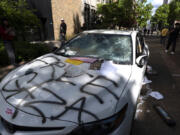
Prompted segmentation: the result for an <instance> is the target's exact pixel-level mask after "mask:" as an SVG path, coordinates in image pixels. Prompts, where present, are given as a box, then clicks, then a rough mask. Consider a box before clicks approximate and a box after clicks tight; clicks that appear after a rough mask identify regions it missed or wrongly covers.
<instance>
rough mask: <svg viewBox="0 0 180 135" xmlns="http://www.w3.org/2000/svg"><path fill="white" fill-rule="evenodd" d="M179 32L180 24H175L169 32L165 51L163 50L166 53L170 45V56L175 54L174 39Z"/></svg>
mask: <svg viewBox="0 0 180 135" xmlns="http://www.w3.org/2000/svg"><path fill="white" fill-rule="evenodd" d="M179 30H180V24H179V23H176V24H175V27H174V28H173V29H172V30H170V32H169V38H168V43H167V46H166V50H165V52H166V53H167V52H168V49H169V47H170V46H171V45H172V51H171V54H175V49H176V39H177V37H178V34H179Z"/></svg>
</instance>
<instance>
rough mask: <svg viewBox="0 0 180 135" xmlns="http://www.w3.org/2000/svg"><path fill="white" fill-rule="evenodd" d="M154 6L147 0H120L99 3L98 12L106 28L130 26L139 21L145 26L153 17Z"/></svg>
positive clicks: (139, 23)
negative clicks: (147, 2)
mask: <svg viewBox="0 0 180 135" xmlns="http://www.w3.org/2000/svg"><path fill="white" fill-rule="evenodd" d="M152 8H153V7H152V5H151V4H146V0H138V1H135V0H119V1H117V2H112V3H108V4H100V5H98V10H97V13H98V15H99V16H101V17H100V19H101V22H102V24H103V25H101V27H102V26H103V27H104V28H107V27H110V28H115V27H116V26H118V27H119V28H120V27H125V28H130V27H134V26H136V25H137V23H138V25H139V26H141V27H143V26H145V25H146V23H147V20H149V19H150V17H151V10H152Z"/></svg>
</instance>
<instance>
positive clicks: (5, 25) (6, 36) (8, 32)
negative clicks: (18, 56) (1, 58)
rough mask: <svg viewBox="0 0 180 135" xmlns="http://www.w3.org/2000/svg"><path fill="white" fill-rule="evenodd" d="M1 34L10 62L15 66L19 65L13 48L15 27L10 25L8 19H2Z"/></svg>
mask: <svg viewBox="0 0 180 135" xmlns="http://www.w3.org/2000/svg"><path fill="white" fill-rule="evenodd" d="M0 36H1V39H2V40H3V43H4V47H5V49H6V52H7V54H8V57H9V60H10V63H11V64H12V65H14V66H17V64H16V60H15V53H14V49H13V39H14V37H15V32H14V29H13V28H12V27H11V26H10V25H9V22H8V20H7V19H3V20H2V25H1V26H0Z"/></svg>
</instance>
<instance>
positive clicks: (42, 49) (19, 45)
mask: <svg viewBox="0 0 180 135" xmlns="http://www.w3.org/2000/svg"><path fill="white" fill-rule="evenodd" d="M14 49H15V54H16V60H17V62H21V61H30V60H33V59H35V58H37V57H39V56H41V55H44V54H46V53H49V52H50V49H49V48H48V47H47V45H44V44H31V43H29V42H24V41H16V42H14ZM8 64H9V59H8V56H7V53H6V50H5V49H4V45H3V43H2V42H1V43H0V65H1V66H5V65H8Z"/></svg>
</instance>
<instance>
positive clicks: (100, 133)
mask: <svg viewBox="0 0 180 135" xmlns="http://www.w3.org/2000/svg"><path fill="white" fill-rule="evenodd" d="M127 108H128V104H126V105H124V107H123V108H122V109H121V110H120V111H119V112H118V113H116V114H115V115H113V116H111V117H109V118H106V119H103V120H100V121H96V122H91V123H86V124H82V125H79V127H78V128H76V129H75V130H73V131H72V132H71V133H70V134H68V135H107V134H109V133H111V132H113V131H114V130H115V129H116V128H118V127H119V125H120V124H121V123H122V122H123V120H124V118H125V115H126V111H127Z"/></svg>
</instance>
